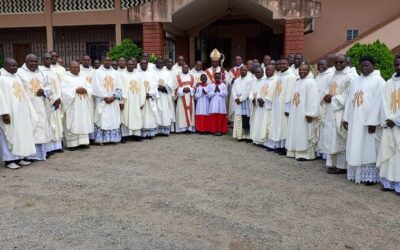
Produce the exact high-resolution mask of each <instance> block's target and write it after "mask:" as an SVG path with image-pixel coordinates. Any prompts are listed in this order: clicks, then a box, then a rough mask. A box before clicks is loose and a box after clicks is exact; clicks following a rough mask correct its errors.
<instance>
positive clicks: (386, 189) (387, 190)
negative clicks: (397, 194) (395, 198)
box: [381, 186, 393, 192]
mask: <svg viewBox="0 0 400 250" xmlns="http://www.w3.org/2000/svg"><path fill="white" fill-rule="evenodd" d="M381 190H382V191H383V192H390V191H393V190H392V189H390V188H385V187H383V186H382V187H381Z"/></svg>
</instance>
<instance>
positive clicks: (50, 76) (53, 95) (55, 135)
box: [39, 53, 63, 155]
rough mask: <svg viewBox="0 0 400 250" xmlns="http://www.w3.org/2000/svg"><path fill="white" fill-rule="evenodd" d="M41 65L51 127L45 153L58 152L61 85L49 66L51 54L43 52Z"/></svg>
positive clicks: (60, 130)
mask: <svg viewBox="0 0 400 250" xmlns="http://www.w3.org/2000/svg"><path fill="white" fill-rule="evenodd" d="M42 60H43V66H39V70H40V71H41V72H42V73H43V76H44V81H45V86H46V89H48V92H47V93H45V94H46V97H47V99H48V101H49V104H50V110H49V111H48V112H49V113H50V115H49V124H50V129H51V141H50V142H49V143H47V145H46V150H47V154H48V155H51V154H52V153H60V152H62V151H63V149H62V142H61V140H62V138H63V124H62V120H63V113H62V111H61V86H60V81H59V79H58V77H57V73H56V72H55V70H54V69H52V68H51V67H50V65H51V55H50V54H49V53H44V54H43V57H42Z"/></svg>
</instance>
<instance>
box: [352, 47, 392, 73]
mask: <svg viewBox="0 0 400 250" xmlns="http://www.w3.org/2000/svg"><path fill="white" fill-rule="evenodd" d="M367 55H368V56H372V57H373V58H374V59H375V62H376V64H375V68H376V69H379V70H380V71H381V75H382V77H383V78H384V79H385V80H387V79H389V78H390V77H392V75H393V73H394V69H393V60H394V56H393V53H392V52H391V51H390V49H389V48H388V47H387V46H386V45H385V44H384V43H382V42H380V41H379V40H377V41H376V42H374V43H372V44H360V43H356V44H354V46H353V47H352V48H351V49H349V50H348V51H347V53H346V56H349V57H351V58H352V59H353V66H354V67H356V68H357V71H358V72H360V62H359V61H360V58H361V57H363V56H367Z"/></svg>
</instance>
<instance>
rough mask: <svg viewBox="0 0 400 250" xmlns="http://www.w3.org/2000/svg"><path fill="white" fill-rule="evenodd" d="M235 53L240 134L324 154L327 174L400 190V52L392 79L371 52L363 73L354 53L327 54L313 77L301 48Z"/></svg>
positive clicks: (283, 149)
mask: <svg viewBox="0 0 400 250" xmlns="http://www.w3.org/2000/svg"><path fill="white" fill-rule="evenodd" d="M236 61H237V66H236V67H234V68H233V69H232V73H235V72H239V73H237V74H238V75H239V76H237V77H236V78H235V80H234V81H233V82H231V85H230V86H231V92H230V100H231V102H230V104H232V105H230V106H232V108H230V110H232V112H229V113H228V115H229V114H232V115H233V116H232V117H231V119H232V120H233V121H234V127H233V137H234V138H238V139H239V140H251V141H252V142H253V143H254V144H257V145H259V146H261V147H265V148H266V149H267V151H274V152H276V153H279V154H281V155H286V156H288V157H292V158H295V159H296V160H298V161H308V160H314V159H316V158H318V157H319V158H321V159H323V160H324V161H325V162H326V166H327V172H328V173H329V174H347V179H348V180H350V181H354V182H356V183H364V184H365V185H367V186H369V185H374V184H376V183H379V182H380V183H381V184H382V190H384V191H389V190H394V191H395V192H397V193H400V163H399V162H400V128H399V127H400V55H398V56H396V57H395V61H394V69H395V72H396V73H395V74H394V75H393V76H392V78H391V79H390V80H388V81H387V82H385V80H384V79H383V78H382V77H381V74H380V71H379V70H376V69H375V60H374V58H372V57H370V56H363V57H362V58H361V59H360V73H361V74H360V75H358V73H357V71H356V69H355V68H354V67H352V65H351V59H350V58H348V57H346V56H344V55H329V56H328V57H327V58H323V59H320V60H319V61H318V64H317V70H318V72H316V76H315V77H314V74H313V72H312V71H311V68H310V65H309V64H307V63H306V62H304V61H303V56H302V55H301V54H291V55H289V56H288V57H287V58H283V59H279V60H277V61H273V60H271V57H270V56H268V55H267V56H265V57H264V61H263V64H262V65H259V64H258V62H254V61H248V62H247V66H245V65H242V64H241V58H240V57H237V58H236ZM255 65H256V66H255ZM249 68H251V69H252V70H251V71H252V72H251V73H249V72H248V69H249ZM264 73H265V75H264Z"/></svg>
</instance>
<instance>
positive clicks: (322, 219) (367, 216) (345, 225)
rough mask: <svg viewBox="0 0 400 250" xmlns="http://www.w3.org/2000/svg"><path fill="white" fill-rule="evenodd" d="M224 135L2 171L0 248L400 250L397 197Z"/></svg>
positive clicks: (173, 139) (100, 150) (160, 140)
mask: <svg viewBox="0 0 400 250" xmlns="http://www.w3.org/2000/svg"><path fill="white" fill-rule="evenodd" d="M379 188H380V187H379V186H373V187H366V186H364V185H356V184H354V183H352V182H349V181H347V180H346V179H345V177H344V176H343V175H340V176H332V175H328V174H326V171H325V167H324V164H323V162H322V161H312V162H297V161H294V160H292V159H288V158H286V157H282V156H279V155H277V154H274V153H270V152H266V151H265V150H264V149H262V148H259V147H256V146H254V145H252V144H250V143H245V142H240V143H239V142H236V141H234V140H233V139H232V138H230V137H228V136H222V137H214V136H211V135H207V136H204V135H203V136H201V135H172V136H170V137H168V138H167V137H157V138H155V139H154V140H146V141H143V142H128V143H127V144H119V145H114V146H103V147H96V146H92V147H91V148H90V149H88V150H85V151H77V152H70V151H65V152H64V153H63V154H58V155H54V156H52V157H51V158H50V159H49V160H48V161H46V162H38V163H34V164H32V165H31V166H28V167H25V168H22V169H20V170H17V171H11V170H8V169H6V168H1V169H0V190H1V193H0V235H1V236H0V248H1V249H281V248H290V249H310V248H311V249H367V248H372V249H398V246H399V244H400V230H399V229H400V213H399V207H400V198H399V197H398V196H397V195H395V194H394V193H391V192H382V191H380V190H379Z"/></svg>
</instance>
